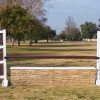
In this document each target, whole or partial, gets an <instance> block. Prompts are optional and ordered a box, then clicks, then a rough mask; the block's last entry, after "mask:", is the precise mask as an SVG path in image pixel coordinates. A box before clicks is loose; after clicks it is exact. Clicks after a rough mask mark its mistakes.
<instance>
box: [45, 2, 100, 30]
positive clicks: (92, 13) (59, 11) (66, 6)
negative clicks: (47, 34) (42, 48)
mask: <svg viewBox="0 0 100 100" xmlns="http://www.w3.org/2000/svg"><path fill="white" fill-rule="evenodd" d="M50 4H52V5H53V8H48V13H47V18H48V22H47V24H48V25H50V26H51V27H52V28H53V29H55V30H57V32H60V31H62V30H63V29H64V27H65V21H66V19H67V18H68V16H72V17H73V18H74V20H75V22H76V23H77V25H78V26H80V24H83V23H84V22H85V21H92V22H94V23H97V24H98V23H99V22H98V19H99V18H100V0H51V2H50Z"/></svg>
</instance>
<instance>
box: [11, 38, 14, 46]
mask: <svg viewBox="0 0 100 100" xmlns="http://www.w3.org/2000/svg"><path fill="white" fill-rule="evenodd" d="M11 45H12V46H14V38H12V39H11Z"/></svg>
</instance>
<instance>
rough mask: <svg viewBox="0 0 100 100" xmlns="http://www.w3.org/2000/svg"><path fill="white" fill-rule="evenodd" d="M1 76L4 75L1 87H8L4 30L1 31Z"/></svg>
mask: <svg viewBox="0 0 100 100" xmlns="http://www.w3.org/2000/svg"><path fill="white" fill-rule="evenodd" d="M2 33H3V61H4V63H3V70H4V71H3V74H4V80H3V81H2V87H7V86H8V80H7V65H6V59H5V57H6V30H5V29H4V30H3V32H2Z"/></svg>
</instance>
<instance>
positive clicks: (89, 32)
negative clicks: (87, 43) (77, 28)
mask: <svg viewBox="0 0 100 100" xmlns="http://www.w3.org/2000/svg"><path fill="white" fill-rule="evenodd" d="M96 30H97V25H96V24H95V23H93V22H85V23H84V24H82V25H81V32H82V36H83V38H89V39H92V38H93V36H94V35H95V33H96Z"/></svg>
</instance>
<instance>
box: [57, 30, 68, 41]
mask: <svg viewBox="0 0 100 100" xmlns="http://www.w3.org/2000/svg"><path fill="white" fill-rule="evenodd" d="M58 37H59V38H60V39H62V40H63V41H65V40H66V37H67V35H66V33H65V31H62V32H61V34H59V36H58Z"/></svg>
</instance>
